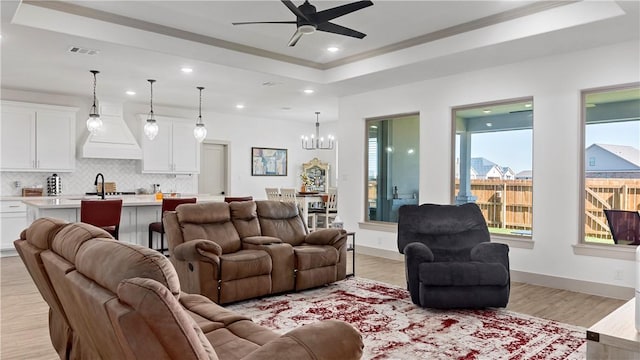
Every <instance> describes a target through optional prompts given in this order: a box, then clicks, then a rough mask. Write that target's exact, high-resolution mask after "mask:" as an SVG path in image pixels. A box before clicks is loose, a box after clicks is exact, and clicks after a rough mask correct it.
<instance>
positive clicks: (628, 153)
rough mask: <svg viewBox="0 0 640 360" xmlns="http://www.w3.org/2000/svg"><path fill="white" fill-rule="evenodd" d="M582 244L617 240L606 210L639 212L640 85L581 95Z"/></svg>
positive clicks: (592, 91)
mask: <svg viewBox="0 0 640 360" xmlns="http://www.w3.org/2000/svg"><path fill="white" fill-rule="evenodd" d="M582 104H583V105H582V109H583V111H582V118H583V124H584V153H583V154H584V159H585V161H584V165H585V166H584V187H583V193H582V194H581V198H582V199H583V202H584V212H583V218H584V238H583V239H584V242H585V243H599V244H616V243H617V244H627V243H629V241H626V240H624V239H623V238H624V237H622V236H621V237H620V239H614V238H613V236H612V234H611V231H610V228H609V222H608V219H607V217H606V214H605V211H606V210H609V209H611V210H627V211H632V212H633V211H639V210H640V85H639V84H637V83H636V84H632V85H626V86H617V87H609V88H606V89H593V90H586V91H583V92H582Z"/></svg>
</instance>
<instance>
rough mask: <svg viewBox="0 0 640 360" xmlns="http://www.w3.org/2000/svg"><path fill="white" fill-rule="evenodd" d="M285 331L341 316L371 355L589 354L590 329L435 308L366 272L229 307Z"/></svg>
mask: <svg viewBox="0 0 640 360" xmlns="http://www.w3.org/2000/svg"><path fill="white" fill-rule="evenodd" d="M228 308H229V309H231V310H234V311H237V312H240V313H241V314H244V315H247V316H249V317H251V318H252V319H253V320H254V321H255V322H256V323H258V324H260V325H263V326H266V327H268V328H271V329H273V330H275V331H278V332H281V333H285V332H286V331H288V330H291V329H294V328H296V327H299V326H301V325H304V324H309V323H312V322H315V321H319V320H325V319H339V320H344V321H346V322H348V323H351V324H352V325H354V326H355V327H356V328H358V329H359V330H360V332H361V333H362V335H363V339H364V345H365V347H364V355H363V359H403V360H407V359H469V360H471V359H545V360H555V359H569V360H571V359H584V358H585V354H586V341H585V333H586V330H585V329H584V328H581V327H578V326H572V325H568V324H562V323H558V322H555V321H550V320H545V319H540V318H536V317H532V316H528V315H523V314H518V313H514V312H511V311H507V310H503V309H500V310H493V309H489V310H453V311H451V310H447V311H444V310H430V309H423V308H420V307H418V306H416V305H414V304H413V303H412V302H411V299H410V298H409V293H408V291H407V290H405V289H402V288H399V287H395V286H392V285H388V284H384V283H380V282H375V281H371V280H366V279H361V278H351V279H347V280H343V281H339V282H337V283H334V284H331V285H327V286H325V287H322V288H318V289H313V290H308V291H301V292H297V293H290V294H285V295H280V296H273V297H266V298H262V299H257V300H250V301H245V302H241V303H236V304H232V305H230V306H228Z"/></svg>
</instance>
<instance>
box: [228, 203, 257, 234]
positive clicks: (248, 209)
mask: <svg viewBox="0 0 640 360" xmlns="http://www.w3.org/2000/svg"><path fill="white" fill-rule="evenodd" d="M229 208H230V209H231V221H232V222H233V225H234V226H235V227H236V230H237V231H238V234H240V238H241V239H244V238H246V237H250V236H260V235H261V233H260V223H259V222H258V213H257V212H256V203H255V202H254V201H237V202H232V203H229Z"/></svg>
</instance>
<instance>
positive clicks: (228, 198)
mask: <svg viewBox="0 0 640 360" xmlns="http://www.w3.org/2000/svg"><path fill="white" fill-rule="evenodd" d="M251 200H253V196H225V197H224V202H226V203H230V202H234V201H251Z"/></svg>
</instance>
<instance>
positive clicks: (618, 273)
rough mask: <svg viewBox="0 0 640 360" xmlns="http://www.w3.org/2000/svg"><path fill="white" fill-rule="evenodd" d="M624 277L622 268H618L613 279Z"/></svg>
mask: <svg viewBox="0 0 640 360" xmlns="http://www.w3.org/2000/svg"><path fill="white" fill-rule="evenodd" d="M623 278H624V272H623V271H622V270H620V269H616V271H615V273H614V275H613V279H614V280H622V279H623Z"/></svg>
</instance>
